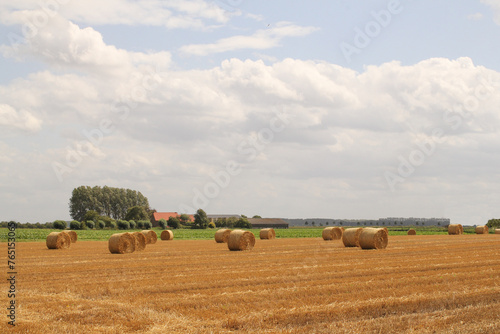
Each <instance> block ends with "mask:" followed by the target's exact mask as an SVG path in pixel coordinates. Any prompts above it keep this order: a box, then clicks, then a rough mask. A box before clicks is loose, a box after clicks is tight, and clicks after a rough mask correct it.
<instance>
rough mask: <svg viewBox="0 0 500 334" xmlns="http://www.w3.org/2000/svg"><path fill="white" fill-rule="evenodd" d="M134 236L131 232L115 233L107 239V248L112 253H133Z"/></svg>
mask: <svg viewBox="0 0 500 334" xmlns="http://www.w3.org/2000/svg"><path fill="white" fill-rule="evenodd" d="M136 240H137V239H136V238H135V237H134V235H133V234H132V233H128V232H126V233H116V234H113V235H112V236H111V237H110V238H109V240H108V249H109V251H110V252H111V253H113V254H125V253H133V252H134V251H135V242H136Z"/></svg>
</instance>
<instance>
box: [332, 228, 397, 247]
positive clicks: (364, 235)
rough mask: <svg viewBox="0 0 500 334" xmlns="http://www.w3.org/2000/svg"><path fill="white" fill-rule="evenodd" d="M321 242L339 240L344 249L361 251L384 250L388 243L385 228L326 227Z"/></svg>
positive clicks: (387, 234)
mask: <svg viewBox="0 0 500 334" xmlns="http://www.w3.org/2000/svg"><path fill="white" fill-rule="evenodd" d="M322 236H323V240H327V241H328V240H340V239H342V243H343V244H344V246H345V247H361V248H362V249H385V248H386V247H387V244H388V241H389V232H388V230H387V228H386V227H383V228H372V227H355V228H348V229H344V228H343V227H327V228H325V229H323V233H322Z"/></svg>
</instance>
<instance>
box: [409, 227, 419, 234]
mask: <svg viewBox="0 0 500 334" xmlns="http://www.w3.org/2000/svg"><path fill="white" fill-rule="evenodd" d="M408 235H417V231H415V230H414V229H412V228H410V229H409V230H408Z"/></svg>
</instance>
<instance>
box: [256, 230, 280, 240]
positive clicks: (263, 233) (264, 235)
mask: <svg viewBox="0 0 500 334" xmlns="http://www.w3.org/2000/svg"><path fill="white" fill-rule="evenodd" d="M259 237H260V238H261V239H275V238H276V232H275V231H274V229H272V228H263V229H262V230H260V232H259Z"/></svg>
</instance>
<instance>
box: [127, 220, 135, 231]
mask: <svg viewBox="0 0 500 334" xmlns="http://www.w3.org/2000/svg"><path fill="white" fill-rule="evenodd" d="M128 224H129V225H130V229H132V230H133V229H134V228H135V226H136V225H137V224H136V223H135V221H133V220H129V221H128Z"/></svg>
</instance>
